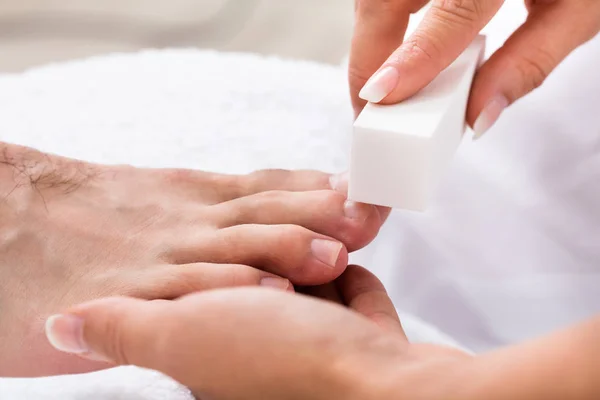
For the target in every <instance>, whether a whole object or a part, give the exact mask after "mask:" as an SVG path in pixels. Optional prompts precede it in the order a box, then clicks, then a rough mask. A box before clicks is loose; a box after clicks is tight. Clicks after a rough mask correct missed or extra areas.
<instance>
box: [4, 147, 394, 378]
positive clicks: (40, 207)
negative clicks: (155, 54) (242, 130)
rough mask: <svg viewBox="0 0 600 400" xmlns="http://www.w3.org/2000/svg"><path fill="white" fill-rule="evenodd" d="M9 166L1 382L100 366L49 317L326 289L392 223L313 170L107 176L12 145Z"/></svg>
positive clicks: (120, 172) (125, 169) (118, 170)
mask: <svg viewBox="0 0 600 400" xmlns="http://www.w3.org/2000/svg"><path fill="white" fill-rule="evenodd" d="M0 158H1V160H0V196H2V197H1V198H2V199H3V201H2V202H1V203H0V218H1V220H2V221H3V222H2V224H1V226H0V354H1V358H0V376H40V375H53V374H64V373H77V372H87V371H91V370H96V369H99V368H102V367H104V365H103V364H98V363H93V362H88V361H81V360H79V359H78V358H74V357H70V356H66V355H62V354H59V353H57V352H55V351H54V350H53V349H51V348H50V346H49V345H48V343H47V342H46V340H45V338H44V336H43V324H44V320H45V319H46V317H47V316H49V315H51V314H53V313H55V312H58V311H60V310H62V309H65V308H66V307H68V306H70V305H74V304H77V303H81V302H84V301H87V300H92V299H95V298H100V297H107V296H115V295H125V296H133V297H138V298H142V299H170V298H175V297H179V296H181V295H183V294H187V293H190V292H194V291H201V290H206V289H211V288H216V287H224V286H250V285H261V284H262V285H266V286H276V287H278V288H280V289H283V290H286V289H287V290H293V288H292V286H291V284H294V285H318V284H323V283H326V282H330V281H332V280H333V279H335V278H336V277H338V276H339V275H341V273H342V272H343V271H344V269H345V267H346V265H347V261H348V251H353V250H357V249H359V248H361V247H363V246H365V245H367V244H368V243H369V242H370V241H371V240H372V239H373V238H374V237H375V236H376V234H377V232H378V231H379V228H380V227H381V225H382V224H383V222H384V220H385V218H386V217H387V214H388V210H385V209H383V208H378V207H374V206H368V205H364V204H356V203H352V202H348V201H347V200H346V196H345V194H344V193H342V192H340V191H336V190H332V187H331V183H330V178H331V177H330V176H329V175H327V174H324V173H321V172H315V171H295V172H290V171H279V170H272V171H260V172H256V173H253V174H250V175H245V176H232V175H219V174H213V173H205V172H199V171H190V170H157V169H154V170H153V169H138V168H133V167H129V166H102V165H93V164H87V163H84V162H80V161H75V160H70V159H65V158H61V157H56V156H49V155H45V154H42V153H39V152H37V151H35V150H31V149H27V148H22V147H17V146H10V145H4V146H2V148H1V149H0ZM336 185H338V186H339V185H340V182H336ZM341 186H343V182H342V184H341ZM281 277H282V278H285V279H282V278H281ZM290 282H291V284H290Z"/></svg>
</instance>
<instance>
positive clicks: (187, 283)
mask: <svg viewBox="0 0 600 400" xmlns="http://www.w3.org/2000/svg"><path fill="white" fill-rule="evenodd" d="M131 278H132V281H131V282H129V284H127V283H126V284H125V285H126V286H128V287H130V288H131V290H130V291H129V292H128V293H126V295H127V296H130V297H136V298H142V299H146V300H154V299H175V298H179V297H182V296H185V295H188V294H190V293H195V292H199V291H203V290H211V289H218V288H225V287H242V286H264V287H269V288H274V289H279V290H287V291H293V290H294V289H293V286H292V284H291V283H290V281H289V280H288V279H285V278H281V277H279V276H277V275H273V274H270V273H268V272H265V271H261V270H259V269H257V268H253V267H249V266H247V265H239V264H210V263H196V264H185V265H166V266H162V267H159V268H155V269H150V270H148V271H145V273H144V274H143V275H142V276H135V277H133V276H132V277H131Z"/></svg>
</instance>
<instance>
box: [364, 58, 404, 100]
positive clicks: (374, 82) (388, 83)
mask: <svg viewBox="0 0 600 400" xmlns="http://www.w3.org/2000/svg"><path fill="white" fill-rule="evenodd" d="M399 80H400V75H399V74H398V70H397V69H396V68H394V67H389V66H388V67H385V68H383V69H381V70H379V71H377V72H376V73H375V75H373V76H372V77H371V79H369V81H368V82H367V83H366V84H365V86H364V87H363V88H362V90H361V91H360V93H359V94H358V97H360V98H361V99H363V100H366V101H370V102H371V103H379V102H380V101H381V100H383V99H385V98H386V97H387V96H388V95H389V94H390V93H392V91H393V90H394V89H395V88H396V86H397V85H398V81H399Z"/></svg>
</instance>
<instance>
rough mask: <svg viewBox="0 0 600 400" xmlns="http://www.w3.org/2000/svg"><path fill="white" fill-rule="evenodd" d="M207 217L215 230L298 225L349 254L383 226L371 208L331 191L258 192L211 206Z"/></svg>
mask: <svg viewBox="0 0 600 400" xmlns="http://www.w3.org/2000/svg"><path fill="white" fill-rule="evenodd" d="M210 214H211V216H212V217H211V218H213V219H214V221H215V222H214V223H215V224H216V225H217V226H218V227H231V226H234V225H243V224H265V225H276V224H277V225H287V224H292V225H300V226H303V227H305V228H307V229H309V230H311V231H313V232H318V233H320V234H323V235H326V236H329V237H332V238H335V239H337V240H339V241H341V242H342V243H344V244H345V245H346V247H347V248H348V250H349V251H354V250H356V249H359V248H361V247H363V246H366V245H367V244H368V243H369V242H370V241H371V240H373V238H375V236H376V235H377V232H379V228H381V225H382V224H383V221H382V217H381V216H380V214H379V211H378V210H377V208H376V207H375V206H370V205H366V204H359V203H355V202H351V201H347V199H346V196H345V195H343V194H341V193H338V192H335V191H333V190H321V191H312V192H286V191H271V192H262V193H258V194H255V195H252V196H246V197H242V198H239V199H235V200H232V201H229V202H226V203H221V204H217V205H214V206H212V210H211V212H210Z"/></svg>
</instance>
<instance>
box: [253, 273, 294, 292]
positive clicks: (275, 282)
mask: <svg viewBox="0 0 600 400" xmlns="http://www.w3.org/2000/svg"><path fill="white" fill-rule="evenodd" d="M260 284H261V286H266V287H270V288H274V289H281V290H289V288H290V286H291V284H290V281H288V280H287V279H283V278H275V277H270V276H267V277H265V278H262V279H261V280H260Z"/></svg>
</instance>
